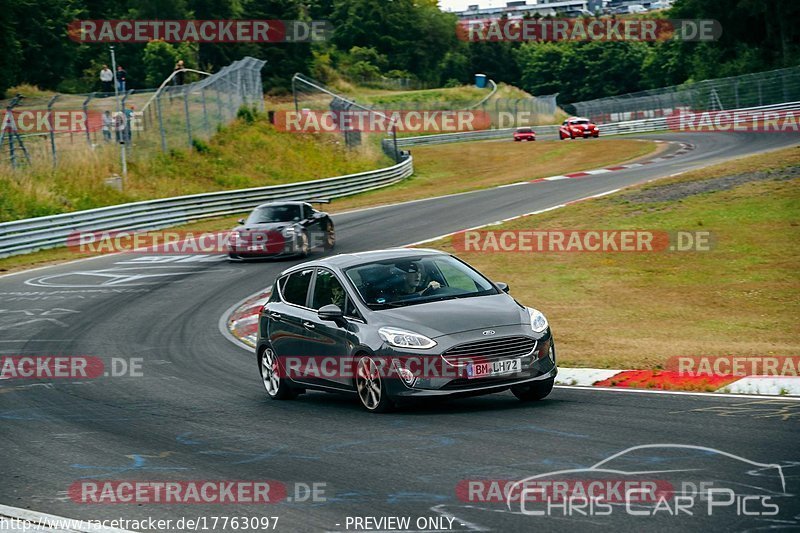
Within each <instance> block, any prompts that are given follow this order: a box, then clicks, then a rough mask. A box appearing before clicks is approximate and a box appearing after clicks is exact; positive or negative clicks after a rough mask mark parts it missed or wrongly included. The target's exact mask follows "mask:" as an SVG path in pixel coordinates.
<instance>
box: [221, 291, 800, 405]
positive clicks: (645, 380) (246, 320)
mask: <svg viewBox="0 0 800 533" xmlns="http://www.w3.org/2000/svg"><path fill="white" fill-rule="evenodd" d="M269 296H270V289H267V290H265V291H262V292H260V293H258V294H255V295H253V296H251V297H249V298H247V299H246V300H244V301H242V302H240V303H239V304H237V305H235V306H234V307H232V308H231V309H230V310H229V312H228V313H226V315H225V316H224V317H223V318H224V320H225V324H224V327H225V330H226V332H227V335H226V336H230V337H233V338H235V339H236V341H238V342H236V341H235V342H236V343H237V344H238V345H239V346H242V347H243V348H246V349H253V348H255V345H256V335H257V332H258V314H259V312H260V310H261V307H262V306H263V305H264V304H265V303H267V300H269ZM556 384H558V385H565V386H575V387H598V388H625V389H629V390H639V389H647V390H651V391H694V392H699V393H709V392H711V393H714V392H716V393H731V394H745V395H746V394H750V395H764V396H800V377H771V376H748V377H743V378H742V377H735V376H725V375H711V376H685V375H682V374H679V373H678V372H675V371H668V370H615V369H607V368H565V367H559V369H558V377H557V378H556Z"/></svg>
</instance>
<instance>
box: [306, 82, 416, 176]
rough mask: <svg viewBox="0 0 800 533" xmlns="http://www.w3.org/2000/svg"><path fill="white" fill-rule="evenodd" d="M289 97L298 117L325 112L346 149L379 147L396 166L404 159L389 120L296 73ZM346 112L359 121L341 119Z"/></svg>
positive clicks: (390, 119) (393, 126)
mask: <svg viewBox="0 0 800 533" xmlns="http://www.w3.org/2000/svg"><path fill="white" fill-rule="evenodd" d="M292 98H293V99H294V112H295V113H297V114H300V115H301V116H303V115H306V114H309V113H314V112H320V111H321V112H325V113H328V112H329V113H330V117H331V118H332V119H333V120H335V121H337V123H336V124H334V126H335V131H336V133H335V135H341V136H342V137H343V139H344V142H345V145H346V146H347V147H348V148H350V149H356V148H362V149H366V150H369V149H370V148H371V147H374V146H379V147H380V149H381V150H382V151H383V152H384V153H385V154H386V155H387V156H389V157H391V158H392V159H393V160H394V161H395V162H398V163H399V162H400V161H402V160H403V159H404V158H405V156H406V154H404V153H401V151H400V150H399V149H398V148H397V125H396V123H395V120H394V119H393V118H392V117H390V116H388V115H386V114H384V113H381V112H380V111H376V110H374V109H373V108H370V107H368V106H364V105H361V104H359V103H357V102H355V101H353V100H351V99H349V98H347V97H345V96H343V95H341V94H338V93H337V92H335V91H333V90H332V89H330V88H328V87H326V86H325V85H323V84H322V83H321V82H318V81H315V80H313V79H311V78H309V77H308V76H304V75H303V74H299V73H298V74H295V75H294V76H293V77H292ZM349 112H353V113H357V114H360V115H361V116H360V120H359V121H351V120H344V119H343V117H345V113H349ZM359 124H367V125H379V127H371V128H368V129H366V130H365V129H360V127H359Z"/></svg>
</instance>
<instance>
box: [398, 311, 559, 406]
mask: <svg viewBox="0 0 800 533" xmlns="http://www.w3.org/2000/svg"><path fill="white" fill-rule="evenodd" d="M495 329H496V330H497V334H498V337H499V338H504V337H500V336H501V335H503V334H505V335H507V336H519V335H520V334H519V328H518V327H502V328H495ZM503 330H510V331H503ZM478 334H479V335H480V333H478ZM527 336H529V337H530V338H532V339H535V340H536V345H535V347H534V349H533V351H532V352H530V353H529V354H527V355H525V356H522V357H519V356H517V355H514V356H510V357H509V358H518V357H519V358H520V359H521V360H522V363H521V369H520V370H519V371H518V372H514V373H508V374H500V375H493V376H488V377H481V378H474V379H470V378H469V376H468V374H467V369H466V367H455V366H454V365H448V364H447V363H446V362H445V360H444V358H443V357H442V353H444V352H446V351H447V350H449V349H451V348H453V347H454V346H457V345H460V344H463V343H464V342H469V341H475V340H476V339H475V337H474V333H470V332H468V334H466V335H464V337H467V339H464V338H459V336H458V335H457V336H455V339H454V340H453V342H452V343H450V344H448V345H446V346H441V347H439V346H437V348H439V349H438V350H437V352H436V353H434V354H427V355H426V356H424V357H427V358H431V359H433V360H434V362H436V363H438V364H440V365H441V366H438V367H437V366H436V365H433V366H434V367H435V368H442V369H443V372H442V373H441V374H435V372H434V373H431V372H423V373H419V372H412V374H413V375H414V377H415V379H414V381H413V383H408V382H407V381H405V380H403V379H401V377H400V373H399V372H397V373H394V374H393V375H392V376H391V378H390V379H386V380H385V381H386V387H387V391H388V392H389V394H390V395H391V396H393V397H400V398H412V397H432V396H436V397H446V396H471V395H477V394H489V393H493V392H500V391H503V390H506V389H508V388H510V387H512V386H515V385H521V384H525V383H531V382H535V381H544V380H549V379H553V378H555V376H556V374H557V373H558V366H557V363H556V350H555V343H554V342H553V337H552V334H551V332H550V329H549V328H548V329H547V330H546V331H545V332H544V334H543V335H541V336H539V337H536V336H534V335H532V334H529V335H527ZM468 337H472V338H468ZM386 355H389V354H386ZM415 355H416V354H412V355H411V357H414V356H415ZM389 356H390V357H392V358H393V359H394V360H395V361H397V360H400V361H402V360H403V358H404V357H405V356H408V354H397V353H393V354H391V355H389ZM497 357H498V359H500V358H503V356H502V354H501V355H498V356H497ZM409 367H411V366H410V365H409ZM416 368H419V367H416Z"/></svg>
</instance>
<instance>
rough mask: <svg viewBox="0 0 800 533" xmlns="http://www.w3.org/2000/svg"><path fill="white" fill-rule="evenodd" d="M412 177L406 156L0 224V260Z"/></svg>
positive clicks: (338, 194)
mask: <svg viewBox="0 0 800 533" xmlns="http://www.w3.org/2000/svg"><path fill="white" fill-rule="evenodd" d="M413 173H414V160H413V159H412V158H411V157H410V156H408V157H406V158H405V159H404V160H403V161H401V162H400V163H398V164H396V165H393V166H391V167H387V168H382V169H378V170H371V171H368V172H361V173H358V174H350V175H347V176H338V177H334V178H326V179H320V180H311V181H302V182H299V183H291V184H287V185H273V186H269V187H256V188H252V189H240V190H236V191H221V192H213V193H206V194H195V195H191V196H178V197H174V198H162V199H159V200H148V201H144V202H135V203H129V204H121V205H115V206H109V207H101V208H99V209H90V210H87V211H78V212H75V213H64V214H60V215H53V216H47V217H37V218H29V219H25V220H17V221H14V222H4V223H2V224H0V257H8V256H11V255H17V254H23V253H28V252H33V251H36V250H42V249H45V248H55V247H58V246H65V245H66V242H67V237H69V235H70V234H72V233H74V232H95V231H114V230H125V231H133V230H136V231H144V230H154V229H160V228H166V227H170V226H176V225H180V224H186V223H188V222H191V221H194V220H200V219H204V218H212V217H218V216H223V215H231V214H235V213H241V212H245V211H248V210H250V209H252V208H253V207H255V206H257V205H258V204H261V203H263V202H268V201H271V200H304V201H309V200H319V199H330V198H338V197H341V196H348V195H351V194H355V193H360V192H365V191H369V190H372V189H377V188H380V187H386V186H387V185H391V184H393V183H396V182H398V181H401V180H403V179H405V178H407V177H409V176H411V174H413Z"/></svg>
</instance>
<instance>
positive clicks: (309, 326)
mask: <svg viewBox="0 0 800 533" xmlns="http://www.w3.org/2000/svg"><path fill="white" fill-rule="evenodd" d="M303 327H304V328H306V329H314V327H315V326H314V323H313V322H309V321H308V320H304V321H303Z"/></svg>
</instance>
